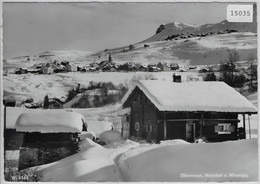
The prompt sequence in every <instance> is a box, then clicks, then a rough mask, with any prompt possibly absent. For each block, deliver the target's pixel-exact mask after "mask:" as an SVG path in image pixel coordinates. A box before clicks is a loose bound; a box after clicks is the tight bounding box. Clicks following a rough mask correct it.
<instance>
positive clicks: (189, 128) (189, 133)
mask: <svg viewBox="0 0 260 184" xmlns="http://www.w3.org/2000/svg"><path fill="white" fill-rule="evenodd" d="M186 141H188V142H194V141H195V123H187V124H186Z"/></svg>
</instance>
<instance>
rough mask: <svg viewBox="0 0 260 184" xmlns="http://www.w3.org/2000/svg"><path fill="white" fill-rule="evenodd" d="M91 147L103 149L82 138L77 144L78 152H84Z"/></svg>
mask: <svg viewBox="0 0 260 184" xmlns="http://www.w3.org/2000/svg"><path fill="white" fill-rule="evenodd" d="M91 147H97V148H103V147H102V146H101V145H99V144H96V143H95V142H93V141H92V140H91V139H89V138H84V139H82V141H80V144H79V149H80V151H85V150H87V149H89V148H91Z"/></svg>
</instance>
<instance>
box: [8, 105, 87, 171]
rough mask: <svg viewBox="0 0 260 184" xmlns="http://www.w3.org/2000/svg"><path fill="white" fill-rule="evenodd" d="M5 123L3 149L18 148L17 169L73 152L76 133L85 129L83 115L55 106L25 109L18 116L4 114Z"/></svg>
mask: <svg viewBox="0 0 260 184" xmlns="http://www.w3.org/2000/svg"><path fill="white" fill-rule="evenodd" d="M11 110H12V109H11ZM17 113H18V114H19V112H17ZM12 114H13V113H12ZM7 125H8V126H7V127H9V128H8V129H7V130H6V131H5V140H8V141H7V143H6V144H5V151H7V150H18V151H19V152H20V153H19V170H20V169H24V168H27V167H31V166H35V165H41V164H47V163H50V162H54V161H57V160H59V159H62V158H65V157H67V156H69V155H72V154H74V153H76V152H77V151H78V140H79V134H80V133H81V132H82V131H87V123H86V122H85V120H84V117H83V115H81V114H79V113H75V112H66V111H62V112H61V111H57V110H55V111H53V110H52V111H50V110H45V111H43V110H33V111H32V110H31V111H25V113H22V114H21V113H20V115H19V117H18V118H17V117H16V116H14V117H8V120H7Z"/></svg>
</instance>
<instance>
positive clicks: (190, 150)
mask: <svg viewBox="0 0 260 184" xmlns="http://www.w3.org/2000/svg"><path fill="white" fill-rule="evenodd" d="M136 152H138V151H137V149H135V150H130V151H128V152H126V153H124V154H123V155H122V156H121V159H120V160H121V161H120V162H121V164H120V169H121V171H122V173H123V175H125V176H127V178H128V180H129V181H131V182H150V181H153V182H180V181H181V182H183V181H184V182H191V181H195V182H208V181H210V182H224V181H226V182H227V181H233V182H234V181H236V182H238V181H241V182H242V181H257V180H258V164H257V163H258V162H257V139H251V140H241V141H228V142H223V143H205V144H182V145H172V146H160V147H157V148H154V149H151V150H149V149H148V151H146V152H142V153H141V154H136ZM122 158H123V159H122Z"/></svg>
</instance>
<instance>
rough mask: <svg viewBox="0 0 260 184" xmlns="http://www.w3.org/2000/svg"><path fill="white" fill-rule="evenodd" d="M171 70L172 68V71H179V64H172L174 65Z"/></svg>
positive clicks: (171, 65)
mask: <svg viewBox="0 0 260 184" xmlns="http://www.w3.org/2000/svg"><path fill="white" fill-rule="evenodd" d="M170 68H171V70H178V69H179V65H178V64H177V63H172V64H170Z"/></svg>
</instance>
